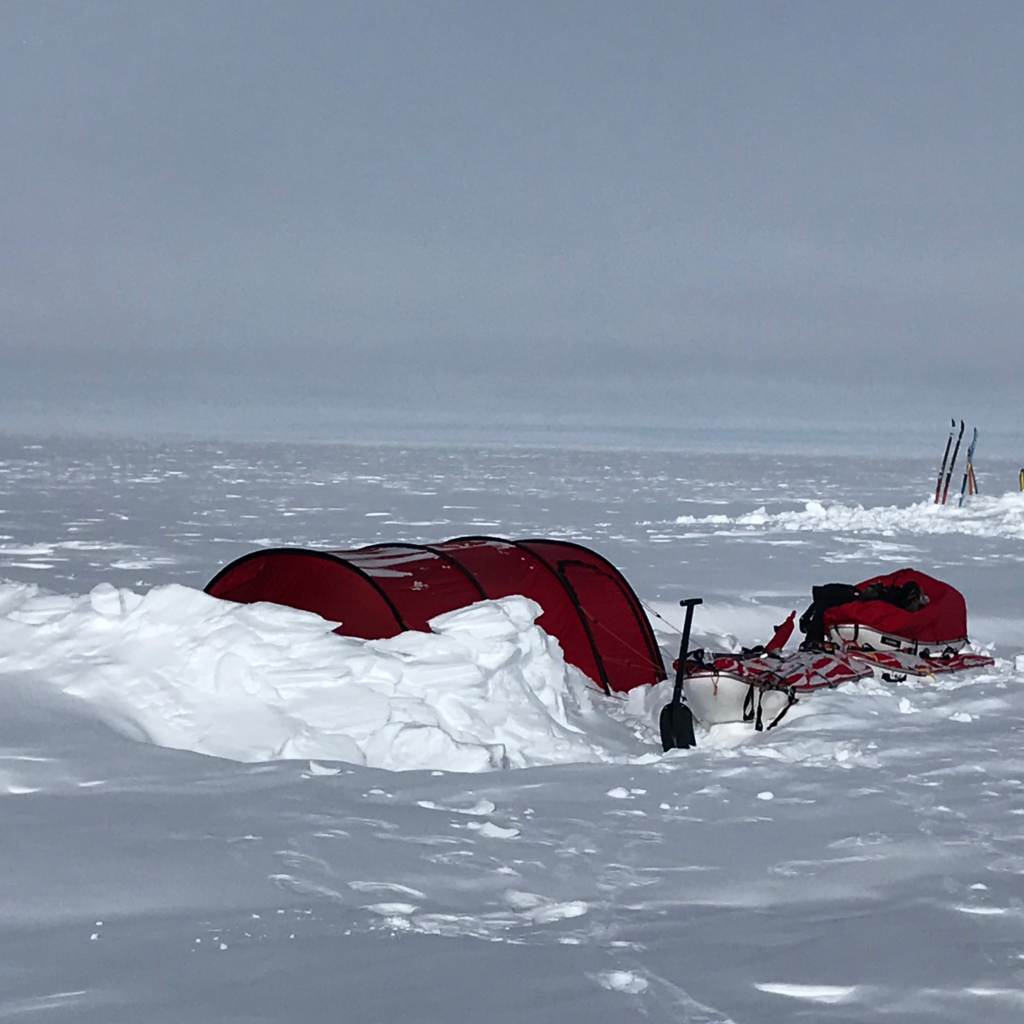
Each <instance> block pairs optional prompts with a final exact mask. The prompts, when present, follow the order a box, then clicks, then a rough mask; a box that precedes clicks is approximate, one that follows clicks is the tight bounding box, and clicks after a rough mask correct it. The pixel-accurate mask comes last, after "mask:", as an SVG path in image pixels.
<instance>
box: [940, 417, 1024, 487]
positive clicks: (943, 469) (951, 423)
mask: <svg viewBox="0 0 1024 1024" xmlns="http://www.w3.org/2000/svg"><path fill="white" fill-rule="evenodd" d="M955 432H956V420H954V419H951V420H950V421H949V437H948V438H947V439H946V450H945V451H944V452H943V453H942V465H941V466H939V481H938V483H937V484H936V485H935V504H936V505H938V503H939V492H940V491H941V490H942V478H943V477H944V476H945V475H946V462H947V461H948V460H949V449H950V448H951V447H952V445H953V434H954V433H955ZM1022 472H1024V470H1022ZM1022 489H1024V488H1022Z"/></svg>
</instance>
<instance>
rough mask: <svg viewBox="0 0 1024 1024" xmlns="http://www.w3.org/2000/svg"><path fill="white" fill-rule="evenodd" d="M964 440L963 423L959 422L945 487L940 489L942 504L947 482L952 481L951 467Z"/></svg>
mask: <svg viewBox="0 0 1024 1024" xmlns="http://www.w3.org/2000/svg"><path fill="white" fill-rule="evenodd" d="M963 439H964V421H963V420H961V421H960V433H959V434H957V436H956V447H954V448H953V461H952V462H950V464H949V469H948V470H947V472H946V485H945V487H943V488H942V504H943V505H945V504H946V497H947V495H948V494H949V481H950V480H952V479H953V467H954V466H955V465H956V457H957V455H959V454H960V442H961V441H962V440H963Z"/></svg>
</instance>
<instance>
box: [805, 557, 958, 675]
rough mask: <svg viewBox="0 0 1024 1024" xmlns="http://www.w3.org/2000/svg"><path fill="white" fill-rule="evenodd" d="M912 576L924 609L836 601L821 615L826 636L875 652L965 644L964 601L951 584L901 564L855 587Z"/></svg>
mask: <svg viewBox="0 0 1024 1024" xmlns="http://www.w3.org/2000/svg"><path fill="white" fill-rule="evenodd" d="M911 581H912V582H914V583H916V584H917V585H918V586H919V587H920V588H921V590H922V591H923V593H924V594H926V595H927V597H928V603H927V604H926V605H925V606H924V607H923V608H920V609H918V610H917V611H912V612H911V611H907V610H906V609H904V608H898V607H897V606H896V605H894V604H890V603H889V602H888V601H851V602H849V603H848V604H840V605H836V606H835V607H834V608H827V609H826V610H825V612H824V615H823V616H822V623H823V625H824V627H825V635H826V637H828V639H829V640H831V641H832V642H833V643H834V644H837V645H838V646H840V647H861V648H869V649H872V650H877V651H885V650H889V651H908V652H909V653H911V654H923V655H925V656H928V655H931V656H934V657H938V656H939V655H941V654H943V653H944V652H952V653H955V652H956V651H959V650H960V649H961V648H962V647H963V646H964V645H965V644H966V643H967V604H966V602H965V601H964V598H963V594H961V593H960V591H959V590H957V589H956V588H955V587H951V586H950V585H949V584H948V583H943V582H942V581H941V580H937V579H934V578H933V577H931V576H927V575H925V573H923V572H918V571H917V570H916V569H900V570H899V571H898V572H894V573H889V574H888V575H885V576H875V577H873V578H872V579H870V580H865V581H864V582H863V583H858V584H857V588H858V590H860V589H863V588H864V587H866V586H868V585H869V584H871V583H882V584H885V585H887V586H900V585H901V584H904V583H909V582H911Z"/></svg>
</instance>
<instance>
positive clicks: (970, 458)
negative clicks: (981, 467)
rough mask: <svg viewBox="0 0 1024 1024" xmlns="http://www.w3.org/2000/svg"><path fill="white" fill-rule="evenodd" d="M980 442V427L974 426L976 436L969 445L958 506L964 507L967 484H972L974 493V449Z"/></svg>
mask: <svg viewBox="0 0 1024 1024" xmlns="http://www.w3.org/2000/svg"><path fill="white" fill-rule="evenodd" d="M977 444H978V428H977V427H975V428H974V436H973V437H972V438H971V443H970V445H968V447H967V465H966V466H965V467H964V482H963V483H962V484H961V485H960V500H959V501H958V502H957V507H958V508H963V505H964V495H965V494H966V493H967V485H968V483H970V484H971V493H972V494H973V493H974V486H973V481H974V449H975V447H976V446H977Z"/></svg>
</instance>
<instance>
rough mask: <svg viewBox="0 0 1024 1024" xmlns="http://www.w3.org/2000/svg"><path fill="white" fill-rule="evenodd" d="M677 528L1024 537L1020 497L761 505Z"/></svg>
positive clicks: (688, 519) (690, 519) (682, 520)
mask: <svg viewBox="0 0 1024 1024" xmlns="http://www.w3.org/2000/svg"><path fill="white" fill-rule="evenodd" d="M676 523H677V524H679V525H692V526H718V527H725V526H731V527H742V528H746V529H748V530H751V531H754V530H766V531H812V532H818V533H875V534H881V535H882V536H887V537H888V536H894V535H896V534H900V533H903V534H967V535H969V536H972V537H1004V538H1010V539H1016V540H1021V539H1024V494H1020V493H1011V494H1004V495H1002V496H1001V497H987V496H979V495H976V496H974V497H972V498H970V499H969V504H967V505H965V506H964V507H963V508H957V507H956V506H955V505H936V504H934V502H931V501H921V502H916V503H915V504H913V505H909V506H907V507H904V508H901V507H899V506H896V505H888V506H878V507H875V508H864V507H863V506H862V505H844V504H841V503H838V502H837V503H834V504H826V503H824V502H820V501H809V502H807V504H806V507H805V508H804V510H803V511H802V512H801V511H792V510H790V511H785V512H777V513H770V512H768V511H767V509H766V507H765V506H763V505H762V506H761V507H760V508H757V509H755V510H754V511H753V512H748V513H746V514H744V515H740V516H726V515H710V516H703V517H695V516H679V517H678V518H677V519H676Z"/></svg>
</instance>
